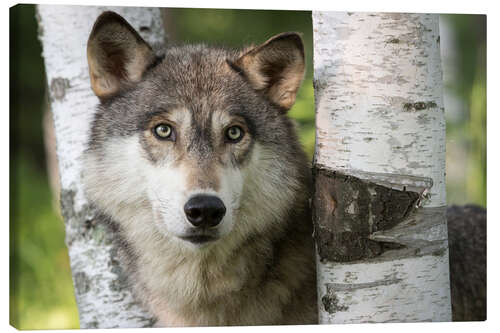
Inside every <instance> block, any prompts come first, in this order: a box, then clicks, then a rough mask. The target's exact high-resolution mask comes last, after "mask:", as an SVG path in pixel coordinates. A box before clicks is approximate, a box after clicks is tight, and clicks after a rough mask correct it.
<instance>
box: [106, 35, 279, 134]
mask: <svg viewBox="0 0 500 333" xmlns="http://www.w3.org/2000/svg"><path fill="white" fill-rule="evenodd" d="M157 52H158V53H159V56H158V60H157V61H156V63H155V64H154V66H151V67H150V68H148V69H147V70H146V72H145V73H144V75H143V77H142V79H141V81H140V82H138V83H137V84H136V85H133V86H131V87H129V88H128V89H124V90H123V91H120V92H119V93H118V94H116V95H115V96H112V97H111V98H109V99H104V100H102V101H101V105H100V107H99V111H98V114H97V115H96V117H97V118H99V119H98V120H99V122H100V123H101V125H102V123H103V121H104V122H106V123H108V124H109V125H110V126H113V124H116V119H121V120H122V121H121V123H122V124H124V126H121V128H119V129H118V131H117V132H116V133H113V128H109V129H108V133H113V134H118V135H132V134H134V133H136V132H137V131H141V130H144V129H146V127H147V126H148V124H149V122H150V120H151V118H152V117H154V116H155V115H159V114H166V115H168V114H172V113H186V114H185V117H186V118H187V119H189V120H190V121H191V124H192V126H193V129H195V128H198V129H200V128H201V127H210V126H209V125H210V124H211V121H212V118H213V117H214V116H216V115H217V114H224V115H226V118H230V117H238V118H243V120H244V121H245V123H246V125H247V127H248V130H249V131H250V133H251V134H252V135H253V136H258V135H259V133H260V132H262V133H265V132H267V131H266V130H264V128H261V129H260V130H259V129H257V128H256V125H255V124H256V123H259V124H262V125H261V126H264V125H266V124H269V125H270V126H271V125H272V123H275V121H271V120H272V119H271V118H274V119H275V118H276V117H277V116H279V114H280V113H281V111H280V109H279V108H277V107H274V106H273V105H270V104H269V103H268V102H266V100H265V99H262V98H261V96H259V94H258V93H257V92H256V91H255V90H254V89H252V88H251V86H250V85H249V84H248V83H247V82H246V81H245V79H244V78H243V77H242V75H241V74H239V73H238V72H236V71H235V70H234V69H232V68H231V67H230V66H231V65H230V61H231V60H232V59H235V58H236V57H237V55H238V52H239V51H237V50H232V49H224V48H216V47H209V46H207V45H201V44H200V45H184V46H174V47H170V48H167V49H163V50H160V51H157ZM96 120H97V119H96ZM127 125H128V126H127ZM125 126H127V128H125Z"/></svg>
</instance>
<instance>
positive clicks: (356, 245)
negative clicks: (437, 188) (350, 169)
mask: <svg viewBox="0 0 500 333" xmlns="http://www.w3.org/2000/svg"><path fill="white" fill-rule="evenodd" d="M314 173H315V195H314V200H313V214H314V227H315V232H314V237H315V239H316V244H317V248H318V254H319V257H320V259H321V261H325V260H327V261H333V262H348V261H355V260H361V259H366V258H373V257H376V256H379V255H381V254H382V253H383V252H384V251H386V250H388V249H398V248H402V247H404V245H403V244H399V243H395V242H383V241H376V240H372V239H369V236H370V235H371V234H372V233H374V232H377V231H383V230H388V229H391V228H393V227H394V226H396V225H397V224H399V223H401V222H402V221H404V220H405V219H406V218H407V217H408V216H409V215H410V214H411V213H412V212H413V211H414V210H415V208H416V207H417V204H418V202H419V200H420V199H421V197H422V195H421V193H418V192H413V191H406V190H397V189H394V188H390V187H386V186H382V185H380V184H375V183H374V182H370V181H365V180H362V179H360V178H357V177H354V176H349V175H345V174H342V173H340V172H333V171H330V170H327V169H323V168H318V167H316V168H315V169H314Z"/></svg>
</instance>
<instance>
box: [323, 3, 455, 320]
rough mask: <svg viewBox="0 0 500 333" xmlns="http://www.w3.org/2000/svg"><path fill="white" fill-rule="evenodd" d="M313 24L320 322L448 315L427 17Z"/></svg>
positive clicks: (435, 61) (434, 25) (434, 31)
mask: <svg viewBox="0 0 500 333" xmlns="http://www.w3.org/2000/svg"><path fill="white" fill-rule="evenodd" d="M313 28H314V85H315V99H316V152H315V156H314V172H315V197H314V200H313V209H314V210H313V214H314V219H315V239H316V246H317V264H318V298H319V299H318V304H319V312H320V313H319V317H320V322H321V323H335V324H339V323H360V322H416V321H450V320H451V305H450V289H449V268H448V243H447V227H446V215H445V209H446V208H445V206H446V193H445V120H444V108H443V100H442V78H441V77H442V74H441V63H440V54H439V31H438V15H426V14H372V13H333V12H313ZM417 206H418V208H417Z"/></svg>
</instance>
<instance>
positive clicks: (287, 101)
mask: <svg viewBox="0 0 500 333" xmlns="http://www.w3.org/2000/svg"><path fill="white" fill-rule="evenodd" d="M229 63H230V65H231V67H233V68H234V69H235V70H237V71H238V72H240V73H241V74H243V75H244V76H245V77H246V79H247V80H248V81H249V82H250V84H251V85H252V87H253V88H254V89H255V90H258V91H261V92H262V93H264V95H266V96H267V97H268V98H269V99H270V100H271V102H273V103H274V104H276V105H278V106H280V107H281V108H283V109H284V110H288V109H290V108H291V107H292V105H293V104H294V103H295V97H296V95H297V91H298V90H299V87H300V84H301V83H302V79H303V78H304V69H305V60H304V45H303V43H302V39H301V38H300V36H299V34H297V33H295V32H285V33H282V34H279V35H276V36H274V37H272V38H271V39H269V40H268V41H267V42H265V43H264V44H262V45H260V46H257V47H255V48H253V49H251V50H250V51H248V52H246V53H245V54H243V55H242V56H241V57H240V58H238V59H237V60H236V61H234V62H229Z"/></svg>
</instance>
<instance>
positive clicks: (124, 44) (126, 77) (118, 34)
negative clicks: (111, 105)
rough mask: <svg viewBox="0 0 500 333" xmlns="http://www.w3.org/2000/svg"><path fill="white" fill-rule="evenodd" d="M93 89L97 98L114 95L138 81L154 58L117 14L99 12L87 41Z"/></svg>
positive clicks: (144, 43)
mask: <svg viewBox="0 0 500 333" xmlns="http://www.w3.org/2000/svg"><path fill="white" fill-rule="evenodd" d="M87 60H88V63H89V72H90V83H91V86H92V90H93V91H94V93H95V94H96V95H97V97H99V98H106V97H110V96H113V95H114V94H116V93H117V92H118V91H120V90H121V89H122V88H123V87H125V86H127V85H129V84H130V83H134V82H138V81H139V80H140V79H141V77H142V75H143V73H144V71H145V70H146V69H147V67H148V66H149V65H150V64H151V63H153V62H154V60H155V56H154V52H153V50H152V49H151V46H149V45H148V44H147V43H146V42H145V41H144V39H142V37H141V36H140V35H139V33H137V31H135V30H134V28H132V27H131V26H130V24H129V23H128V22H127V21H126V20H125V19H124V18H123V17H121V16H120V15H118V14H116V13H114V12H110V11H107V12H104V13H102V14H101V15H100V16H99V17H98V18H97V20H96V22H95V23H94V27H93V28H92V32H91V33H90V36H89V40H88V42H87Z"/></svg>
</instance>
